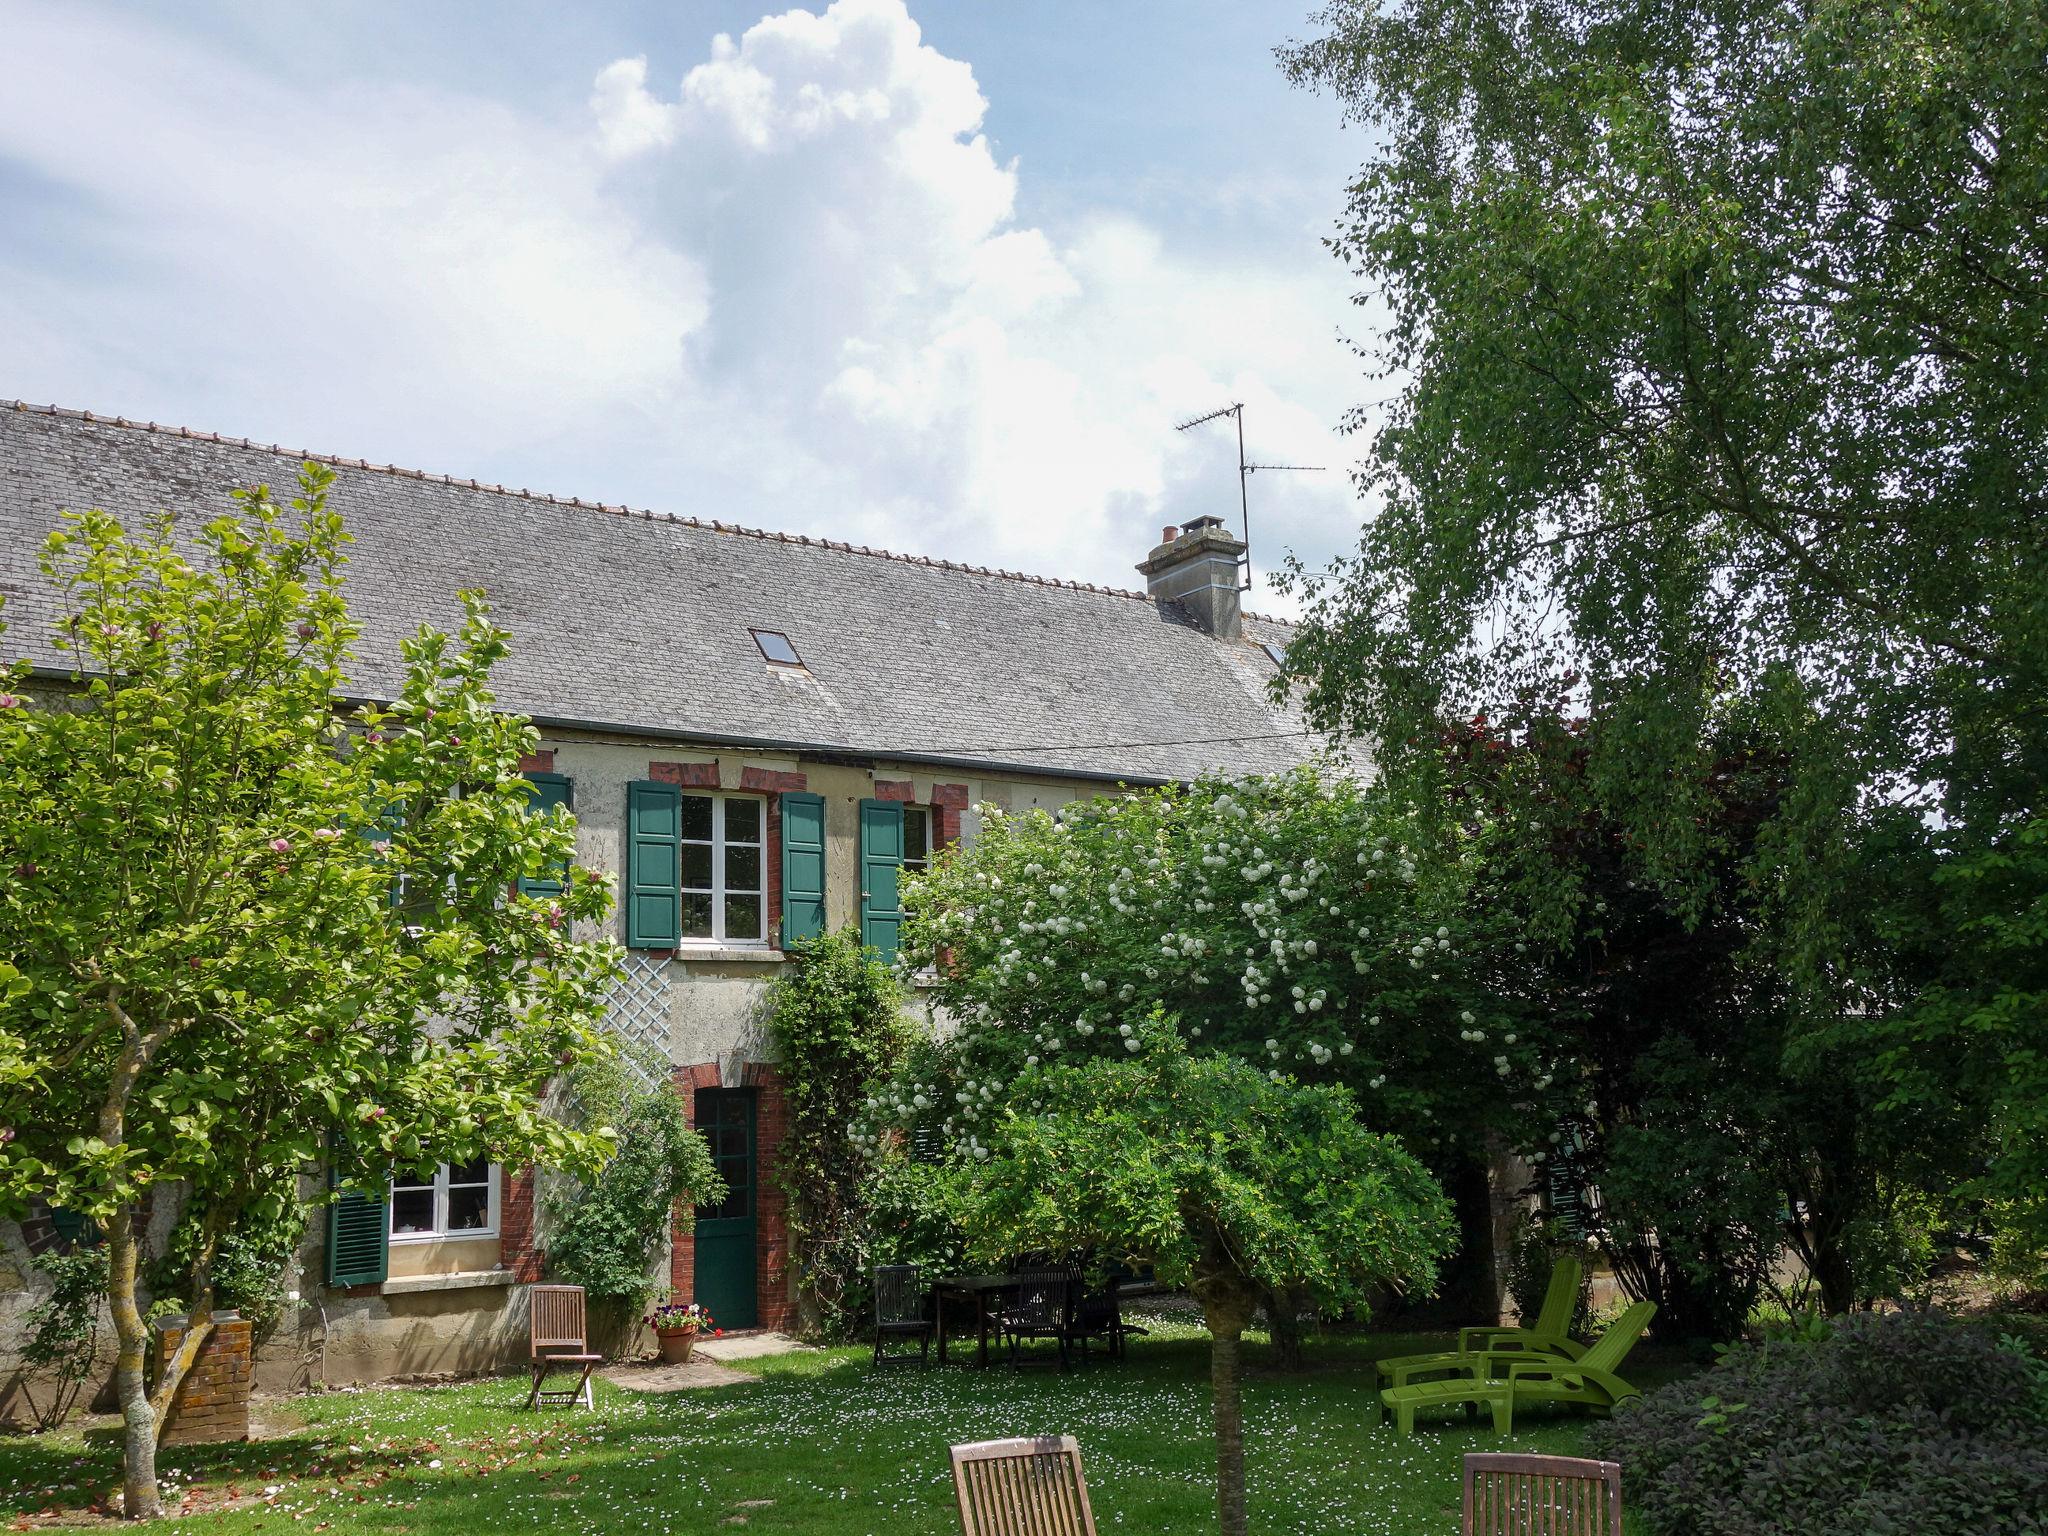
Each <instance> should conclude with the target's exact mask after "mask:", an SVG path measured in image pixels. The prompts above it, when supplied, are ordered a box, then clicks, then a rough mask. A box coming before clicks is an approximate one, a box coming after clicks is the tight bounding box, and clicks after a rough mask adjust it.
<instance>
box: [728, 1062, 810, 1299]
mask: <svg viewBox="0 0 2048 1536" xmlns="http://www.w3.org/2000/svg"><path fill="white" fill-rule="evenodd" d="M741 1079H742V1081H743V1082H744V1083H746V1084H747V1085H748V1086H749V1087H752V1088H754V1089H755V1090H756V1092H757V1097H756V1100H755V1104H754V1153H755V1156H756V1158H757V1159H758V1160H759V1163H758V1167H757V1170H756V1173H755V1181H754V1190H755V1193H754V1223H755V1226H754V1231H755V1237H754V1303H755V1306H756V1307H757V1308H758V1309H759V1315H760V1319H761V1326H762V1327H763V1328H777V1329H781V1330H783V1331H785V1332H787V1331H788V1330H790V1329H791V1328H794V1327H795V1326H796V1321H797V1316H796V1302H795V1300H794V1299H793V1298H792V1297H791V1295H790V1292H789V1197H788V1196H787V1195H785V1194H784V1193H783V1192H782V1188H781V1184H780V1182H779V1180H778V1178H777V1173H778V1171H779V1168H780V1164H781V1161H782V1138H783V1136H784V1135H785V1134H786V1133H787V1131H788V1129H789V1105H788V1100H787V1099H786V1098H785V1096H784V1094H783V1091H782V1075H781V1074H780V1073H779V1072H777V1071H776V1070H775V1068H774V1067H772V1066H769V1065H768V1064H767V1063H766V1062H758V1061H750V1062H748V1063H747V1065H746V1068H745V1070H744V1071H743V1072H742V1073H741Z"/></svg>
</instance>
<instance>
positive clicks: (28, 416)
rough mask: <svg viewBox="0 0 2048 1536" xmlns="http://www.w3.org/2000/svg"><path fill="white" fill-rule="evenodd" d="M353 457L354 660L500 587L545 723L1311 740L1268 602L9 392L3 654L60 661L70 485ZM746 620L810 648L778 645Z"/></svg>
mask: <svg viewBox="0 0 2048 1536" xmlns="http://www.w3.org/2000/svg"><path fill="white" fill-rule="evenodd" d="M309 456H310V457H317V458H320V459H322V460H323V461H324V462H326V463H329V464H332V465H334V466H335V467H336V474H337V478H336V481H335V485H334V489H333V492H332V497H331V504H332V505H333V506H334V507H335V509H336V510H338V511H339V512H340V513H341V514H342V516H343V518H344V520H345V522H346V524H347V526H348V528H349V531H350V532H351V534H352V535H353V537H354V540H355V542H354V545H353V547H352V548H351V550H350V553H349V561H350V564H349V574H348V592H349V603H350V607H351V609H352V611H353V612H354V614H355V616H356V619H357V621H358V622H359V624H360V625H361V626H362V631H363V633H362V637H361V639H360V641H359V642H358V645H357V660H356V665H355V667H354V673H353V678H352V681H353V683H354V685H355V686H356V687H357V689H358V690H359V691H360V692H362V693H363V694H365V695H368V696H372V697H385V696H388V695H389V694H390V692H391V691H392V690H393V689H394V687H395V685H396V681H397V678H398V675H399V674H398V641H399V638H400V637H401V636H402V635H405V634H407V633H410V632H411V631H412V630H413V629H414V628H415V627H417V626H418V625H419V624H421V623H428V624H433V625H436V626H441V627H447V626H450V625H452V624H454V623H455V622H456V621H457V619H458V618H459V616H460V608H459V605H458V603H457V600H456V596H455V594H456V593H457V592H458V591H459V590H460V589H462V588H465V587H480V588H483V589H484V590H485V591H487V592H488V593H489V594H490V598H491V601H492V604H493V606H494V610H495V615H496V617H497V620H498V622H499V623H500V624H502V625H503V626H504V627H505V628H506V629H507V630H509V631H510V632H511V634H512V654H511V656H510V657H509V658H508V659H507V660H506V662H505V663H504V664H503V666H502V667H501V668H500V669H499V672H498V675H497V688H498V695H499V699H500V702H501V703H503V704H504V705H505V706H506V707H508V708H512V709H517V710H520V711H523V712H525V713H528V714H531V715H533V716H534V717H535V718H537V719H540V720H543V721H553V722H560V723H571V722H574V723H584V724H591V725H600V726H613V727H618V728H622V729H636V730H643V731H651V732H661V733H668V734H673V735H677V736H688V737H695V738H700V739H704V740H706V741H739V742H759V743H773V744H778V745H788V746H801V747H813V748H821V749H834V750H844V751H848V752H852V753H859V754H862V755H869V756H878V757H895V758H903V759H909V760H916V759H920V758H934V759H948V760H958V761H961V762H980V763H983V764H987V765H993V764H998V763H1001V764H1009V765H1016V766H1021V767H1028V768H1035V769H1043V770H1047V771H1052V772H1059V773H1066V774H1075V773H1078V774H1082V775H1085V776H1088V777H1099V778H1103V779H1116V778H1130V779H1180V778H1191V777H1193V776H1194V775H1196V774H1198V773H1201V772H1204V771H1219V772H1226V773H1251V772H1271V771H1275V770H1277V769H1280V768H1284V767H1286V766H1288V765H1290V764H1293V763H1296V762H1299V761H1301V760H1303V759H1304V758H1305V757H1308V756H1310V755H1312V754H1313V752H1314V751H1315V745H1314V744H1313V742H1312V740H1311V739H1310V738H1309V737H1308V736H1307V735H1306V734H1305V733H1304V731H1303V727H1302V723H1301V721H1300V719H1299V717H1298V716H1297V715H1296V714H1295V713H1294V712H1293V711H1292V710H1291V709H1289V708H1287V707H1284V706H1280V705H1276V704H1274V703H1273V702H1272V700H1271V699H1270V698H1269V697H1268V695H1267V693H1266V686H1267V684H1268V682H1269V681H1270V679H1271V677H1272V675H1273V665H1272V662H1271V660H1270V659H1269V658H1268V657H1267V656H1266V654H1265V652H1264V651H1263V650H1262V649H1261V648H1260V647H1259V645H1258V644H1257V642H1258V641H1259V640H1274V641H1276V642H1277V643H1281V644H1284V643H1285V641H1286V636H1287V626H1285V625H1283V624H1279V623H1276V622H1274V621H1271V620H1253V621H1249V622H1248V623H1247V625H1246V634H1245V638H1244V639H1242V640H1240V641H1235V642H1222V641H1217V640H1214V639H1212V638H1210V637H1209V636H1208V635H1205V634H1203V633H1202V632H1201V631H1199V630H1197V629H1195V628H1194V627H1192V626H1191V625H1190V624H1188V623H1186V622H1184V621H1182V620H1180V619H1179V618H1178V617H1177V615H1176V614H1175V613H1174V612H1173V611H1171V610H1167V611H1162V610H1161V609H1160V608H1158V607H1157V606H1155V605H1154V604H1153V603H1152V602H1151V601H1150V600H1149V599H1147V598H1146V597H1145V596H1144V595H1143V594H1142V593H1136V592H1123V591H1116V590H1111V589H1106V588H1097V587H1089V586H1086V585H1080V584H1076V583H1071V582H1059V581H1051V580H1046V579H1043V578H1038V577H1027V576H1019V575H1015V574H1010V573H993V572H988V571H984V570H978V569H975V568H972V567H967V566H962V565H956V564H952V563H949V562H944V561H936V560H931V559H928V558H917V557H909V556H902V555H891V554H887V553H884V552H881V551H867V550H863V549H858V548H854V547H850V546H847V545H844V544H837V543H832V544H828V543H825V542H823V541H820V540H815V539H805V538H800V537H797V536H795V535H789V534H775V533H760V532H756V531H751V530H744V529H740V528H737V527H735V526H733V525H730V524H726V523H722V522H716V521H712V522H707V521H703V520H698V519H693V518H677V517H668V516H660V515H656V514H654V513H649V512H639V511H629V510H628V509H625V508H620V507H600V506H597V505H596V504H593V503H589V502H581V501H575V500H570V499H564V498H556V497H552V496H545V495H535V494H533V493H530V492H526V491H514V490H507V489H505V488H502V487H495V486H485V485H478V484H477V483H476V482H474V481H466V480H464V481H458V480H454V479H450V478H447V477H442V476H435V475H427V474H422V473H420V472H418V471H412V470H398V469H394V468H391V467H389V466H375V465H366V464H364V463H362V462H361V461H358V460H347V459H337V458H333V457H331V456H328V455H325V454H319V455H304V454H300V453H296V452H292V451H289V450H284V449H278V448H274V447H264V446H262V445H260V444H254V443H247V442H243V441H240V440H237V439H225V438H219V437H215V436H213V435H211V434H205V433H192V432H188V431H183V430H181V429H177V428H160V427H155V426H153V425H150V424H144V423H132V422H120V421H110V420H108V419H106V418H93V417H90V416H88V415H86V414H84V413H80V412H71V411H59V410H53V409H51V408H48V407H40V406H21V405H16V404H12V403H9V402H0V595H4V596H5V597H6V598H7V604H6V608H5V610H4V616H5V617H6V618H7V620H8V624H9V627H8V630H7V634H6V637H5V639H4V641H0V654H6V655H10V656H12V655H26V656H28V657H29V658H30V659H31V660H33V661H35V662H36V663H38V664H39V665H44V666H62V665H63V658H62V657H61V655H60V654H59V653H56V652H54V651H52V650H50V649H49V647H48V641H47V633H48V628H49V624H50V620H51V618H52V616H53V613H54V609H53V607H52V605H51V601H50V598H49V595H48V593H47V591H46V590H45V588H44V585H43V582H42V578H41V575H40V573H39V572H38V571H37V569H36V551H37V548H38V546H39V545H40V543H41V540H42V538H43V536H44V535H45V534H47V533H48V531H49V530H50V529H51V528H52V527H54V526H55V525H56V523H57V520H58V516H59V513H60V510H61V509H63V508H82V507H86V506H97V507H103V508H105V509H106V510H107V511H109V512H112V513H114V514H116V515H117V516H120V517H122V518H123V519H124V520H129V521H131V522H132V521H133V520H134V519H135V518H137V517H139V516H141V515H144V514H147V513H150V512H154V511H157V510H159V509H165V508H168V509H170V510H172V511H174V512H176V513H178V514H179V515H180V516H181V517H192V516H196V515H197V514H200V513H202V512H207V513H210V512H212V511H214V510H217V509H220V508H222V507H223V506H224V505H225V503H226V493H227V492H228V491H229V490H230V489H231V488H233V487H237V486H245V485H251V484H255V483H257V482H265V483H268V484H269V485H270V486H271V488H272V489H273V491H276V492H278V493H279V494H280V495H282V494H286V493H288V491H289V489H290V487H291V486H292V484H293V482H294V480H295V478H296V476H297V472H298V471H297V466H298V463H299V461H300V460H301V459H302V458H305V457H309ZM750 628H758V629H775V630H780V631H782V632H783V633H784V634H786V635H788V636H789V637H790V639H791V640H792V641H793V642H794V643H795V645H796V647H797V649H798V651H799V652H800V653H801V654H802V656H803V658H804V661H805V662H806V664H807V668H808V670H807V671H804V672H794V671H792V670H791V669H788V668H779V667H774V666H771V665H769V664H768V663H767V662H766V661H764V660H763V659H762V657H761V654H760V652H759V651H758V650H757V649H756V647H755V645H754V641H753V639H752V637H751V635H749V633H748V631H749V629H750Z"/></svg>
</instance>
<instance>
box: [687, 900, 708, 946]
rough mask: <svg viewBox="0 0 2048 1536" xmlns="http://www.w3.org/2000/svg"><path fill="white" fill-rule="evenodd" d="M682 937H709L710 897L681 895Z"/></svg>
mask: <svg viewBox="0 0 2048 1536" xmlns="http://www.w3.org/2000/svg"><path fill="white" fill-rule="evenodd" d="M683 937H684V938H686V939H708V938H710V937H711V897H710V896H709V895H708V894H707V895H703V896H688V895H686V896H684V897H683Z"/></svg>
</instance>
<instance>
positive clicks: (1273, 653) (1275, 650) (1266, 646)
mask: <svg viewBox="0 0 2048 1536" xmlns="http://www.w3.org/2000/svg"><path fill="white" fill-rule="evenodd" d="M1259 649H1260V650H1262V651H1264V652H1265V653H1266V654H1267V655H1268V656H1270V657H1272V658H1273V665H1274V666H1276V667H1284V666H1286V665H1287V647H1286V646H1284V645H1275V644H1274V643H1273V642H1272V641H1270V640H1261V641H1260V642H1259Z"/></svg>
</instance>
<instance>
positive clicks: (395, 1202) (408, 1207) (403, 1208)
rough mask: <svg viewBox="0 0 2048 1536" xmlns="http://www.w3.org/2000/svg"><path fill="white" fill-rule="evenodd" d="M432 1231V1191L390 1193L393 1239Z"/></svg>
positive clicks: (429, 1189)
mask: <svg viewBox="0 0 2048 1536" xmlns="http://www.w3.org/2000/svg"><path fill="white" fill-rule="evenodd" d="M433 1230H434V1191H433V1190H432V1189H431V1188H427V1189H420V1188H418V1187H414V1188H412V1189H394V1190H393V1191H391V1233H392V1235H393V1236H394V1237H399V1236H403V1235H405V1234H406V1233H409V1232H431V1231H433Z"/></svg>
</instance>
